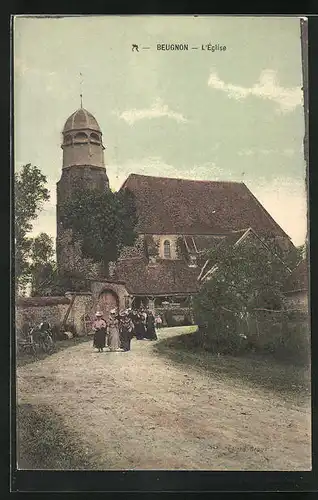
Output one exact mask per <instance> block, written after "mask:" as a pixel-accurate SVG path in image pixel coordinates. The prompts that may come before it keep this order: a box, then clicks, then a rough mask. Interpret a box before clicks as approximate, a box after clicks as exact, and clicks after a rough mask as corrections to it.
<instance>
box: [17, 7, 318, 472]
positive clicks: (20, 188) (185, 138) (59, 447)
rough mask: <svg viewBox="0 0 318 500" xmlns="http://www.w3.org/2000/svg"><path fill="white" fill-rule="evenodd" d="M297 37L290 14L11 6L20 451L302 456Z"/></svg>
mask: <svg viewBox="0 0 318 500" xmlns="http://www.w3.org/2000/svg"><path fill="white" fill-rule="evenodd" d="M269 35H270V36H269ZM306 57H307V46H306V20H304V19H301V18H299V17H283V16H280V17H271V16H269V17H253V16H246V17H235V16H226V17H222V16H146V15H145V16H82V15H80V16H65V17H63V16H57V17H54V16H46V17H44V16H24V15H19V16H15V18H14V24H13V78H14V81H13V96H14V109H13V119H14V192H15V201H14V238H15V256H14V263H15V332H14V335H13V342H14V345H15V351H16V366H17V368H16V422H15V424H16V429H17V432H16V442H15V443H14V445H13V446H14V447H15V449H16V456H17V468H18V469H20V470H21V469H22V470H63V471H70V470H102V471H109V470H113V471H114V470H117V471H122V470H124V471H127V470H157V471H159V470H205V471H310V470H311V382H310V363H311V361H310V359H311V358H310V321H309V319H310V312H309V305H310V304H309V248H308V241H309V226H308V217H307V184H308V175H307V167H308V165H307V161H308V158H307V148H308V141H307V133H308V128H307V127H308V124H307V113H308V103H307V73H306V71H307V63H306V60H307V59H306Z"/></svg>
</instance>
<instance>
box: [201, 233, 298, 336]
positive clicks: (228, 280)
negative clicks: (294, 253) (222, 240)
mask: <svg viewBox="0 0 318 500" xmlns="http://www.w3.org/2000/svg"><path fill="white" fill-rule="evenodd" d="M207 257H208V258H209V259H210V263H211V264H210V266H212V264H215V271H214V272H212V273H211V274H210V277H209V279H207V280H205V281H204V282H203V283H202V286H201V289H200V291H199V293H198V295H197V296H196V297H194V300H193V306H194V313H195V316H196V319H197V322H198V323H199V324H200V325H205V327H206V329H205V331H206V332H207V333H206V334H207V335H208V336H209V335H210V336H211V337H214V340H215V339H216V340H217V342H219V343H220V344H222V343H223V345H227V344H229V343H235V342H237V339H238V338H239V337H238V333H240V331H239V324H240V320H241V319H243V318H246V317H247V315H248V313H249V312H250V311H252V310H253V308H265V309H276V310H277V309H280V308H282V307H283V286H284V283H285V280H286V278H287V276H288V275H289V270H288V268H287V266H286V265H285V264H284V262H283V261H282V260H281V259H280V258H279V257H278V256H277V254H275V252H274V251H273V249H271V248H270V247H268V246H266V247H265V246H263V245H262V244H256V243H255V241H248V240H247V241H245V242H244V243H243V244H242V245H239V246H237V247H235V246H227V245H226V244H225V245H221V246H220V247H218V248H217V249H216V250H213V251H209V252H208V253H207Z"/></svg>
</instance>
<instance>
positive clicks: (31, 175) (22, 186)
mask: <svg viewBox="0 0 318 500" xmlns="http://www.w3.org/2000/svg"><path fill="white" fill-rule="evenodd" d="M46 182H47V180H46V177H45V175H43V174H42V173H41V171H40V169H39V168H38V167H36V166H32V165H31V164H30V163H28V164H27V165H24V166H23V167H22V168H21V170H20V171H19V172H17V173H16V174H15V179H14V191H15V207H14V208H15V210H14V236H15V285H16V290H17V291H19V290H20V291H22V292H23V291H24V290H25V288H26V286H27V284H28V282H29V280H30V262H29V258H30V251H31V246H32V239H31V238H29V237H28V233H29V232H30V231H32V228H33V224H32V223H33V221H34V220H35V219H36V218H37V216H38V214H39V212H40V210H41V208H42V206H43V203H44V202H45V201H47V200H49V198H50V195H49V191H48V189H47V188H46Z"/></svg>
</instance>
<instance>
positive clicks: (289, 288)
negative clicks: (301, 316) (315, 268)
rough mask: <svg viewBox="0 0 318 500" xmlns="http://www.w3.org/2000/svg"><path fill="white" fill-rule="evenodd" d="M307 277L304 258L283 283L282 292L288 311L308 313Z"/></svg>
mask: <svg viewBox="0 0 318 500" xmlns="http://www.w3.org/2000/svg"><path fill="white" fill-rule="evenodd" d="M308 276H309V267H308V260H307V258H305V259H303V260H302V261H300V262H299V264H298V265H297V266H296V268H295V269H294V270H293V271H292V273H291V274H290V276H289V277H288V279H287V281H286V283H285V287H284V291H285V296H286V307H287V308H288V309H290V310H298V311H303V312H306V313H308V309H309V293H308V285H309V280H308Z"/></svg>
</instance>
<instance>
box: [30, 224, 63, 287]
mask: <svg viewBox="0 0 318 500" xmlns="http://www.w3.org/2000/svg"><path fill="white" fill-rule="evenodd" d="M30 261H31V263H30V265H29V270H30V275H31V295H32V296H40V295H47V294H50V291H51V288H52V287H53V286H54V285H55V283H56V279H57V277H56V273H57V270H56V263H55V261H54V246H53V238H52V237H51V236H49V235H48V234H46V233H40V234H39V235H38V236H36V237H35V238H33V239H32V240H31V247H30Z"/></svg>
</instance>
